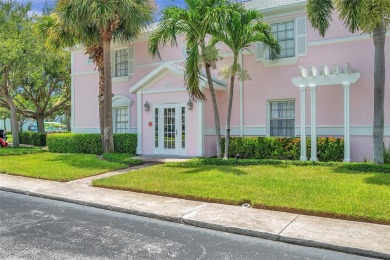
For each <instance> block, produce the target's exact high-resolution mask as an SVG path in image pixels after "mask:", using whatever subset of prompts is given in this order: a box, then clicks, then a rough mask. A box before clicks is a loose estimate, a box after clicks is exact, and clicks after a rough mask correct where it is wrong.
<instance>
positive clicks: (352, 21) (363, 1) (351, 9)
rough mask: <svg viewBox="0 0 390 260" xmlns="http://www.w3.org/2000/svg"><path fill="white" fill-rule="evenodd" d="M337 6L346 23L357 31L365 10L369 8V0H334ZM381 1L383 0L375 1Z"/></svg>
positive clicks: (353, 30)
mask: <svg viewBox="0 0 390 260" xmlns="http://www.w3.org/2000/svg"><path fill="white" fill-rule="evenodd" d="M334 2H335V7H336V10H337V12H338V13H339V16H340V18H341V20H343V22H344V25H345V26H346V27H347V28H348V29H349V30H350V31H351V32H356V31H358V30H360V28H361V24H362V23H361V22H362V18H363V14H364V10H367V4H368V2H370V1H367V0H334ZM374 2H381V1H374Z"/></svg>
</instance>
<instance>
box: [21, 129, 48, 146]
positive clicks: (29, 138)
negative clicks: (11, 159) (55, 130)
mask: <svg viewBox="0 0 390 260" xmlns="http://www.w3.org/2000/svg"><path fill="white" fill-rule="evenodd" d="M46 135H47V134H46V133H36V132H30V131H28V132H20V133H19V142H20V143H21V144H29V145H34V146H46Z"/></svg>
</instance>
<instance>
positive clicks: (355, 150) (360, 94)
mask: <svg viewBox="0 0 390 260" xmlns="http://www.w3.org/2000/svg"><path fill="white" fill-rule="evenodd" d="M302 16H304V13H303V12H301V13H298V14H296V15H289V16H283V15H282V14H281V15H280V16H279V17H274V18H272V19H268V20H267V19H266V21H268V22H270V23H275V22H281V21H287V20H293V19H295V18H296V17H302ZM307 26H308V28H307V42H308V48H307V55H306V56H304V57H299V59H298V62H297V64H294V65H286V66H276V67H271V68H267V67H265V66H264V65H263V64H262V63H261V62H259V61H255V57H254V54H253V53H252V54H246V55H243V66H244V68H245V69H246V70H248V72H249V74H250V75H251V77H252V80H249V81H246V82H244V83H243V100H244V103H243V114H244V118H243V121H244V127H256V128H261V129H266V126H267V102H268V101H269V100H277V99H293V100H295V125H296V126H297V127H299V126H300V97H299V90H298V89H297V88H296V87H295V86H294V85H293V84H292V81H291V80H292V78H295V77H299V76H300V73H299V70H298V67H299V66H303V67H306V68H309V67H310V66H313V65H314V66H316V67H318V68H320V67H321V66H322V65H323V64H326V65H328V66H329V67H332V66H333V64H334V63H337V64H339V65H340V66H343V65H344V63H345V62H346V61H348V62H349V63H350V64H351V66H352V67H353V68H354V69H355V70H356V71H358V72H360V73H361V78H360V80H359V81H358V82H357V83H356V84H353V85H352V86H351V127H352V130H356V132H359V133H361V132H362V131H361V129H360V128H365V129H367V128H369V127H370V126H372V120H373V81H374V78H373V74H374V69H373V68H374V67H373V64H374V58H373V57H374V55H373V53H374V47H373V41H372V39H371V38H368V39H364V37H363V36H361V34H360V33H356V34H351V33H349V32H348V30H347V29H346V28H345V27H344V26H343V23H342V22H341V21H339V20H338V19H337V17H336V16H335V17H334V19H333V22H332V23H331V27H330V29H329V30H328V32H327V34H326V38H322V37H320V36H319V34H318V32H317V31H315V30H314V29H313V28H312V27H311V26H310V24H309V22H307ZM355 36H356V37H357V40H356V39H355V40H353V39H352V38H353V37H355ZM356 37H355V38H356ZM324 39H325V40H332V41H333V42H323V40H324ZM178 44H179V46H178V47H177V48H171V47H170V45H169V44H168V45H167V46H166V47H165V48H163V49H162V50H161V56H162V59H163V60H162V61H161V60H158V59H156V58H152V57H150V55H149V54H148V48H147V42H137V43H135V44H134V47H135V59H136V68H135V75H133V76H132V77H131V78H130V79H129V80H128V81H126V82H122V83H114V84H113V92H114V94H124V95H127V96H128V97H129V98H130V99H131V100H132V101H133V105H132V107H131V127H137V113H136V108H137V104H136V102H137V99H136V95H134V94H129V89H130V88H131V87H132V86H134V84H136V83H137V82H139V81H140V80H141V79H142V78H144V77H145V76H146V75H148V74H149V73H150V72H151V71H153V70H154V69H155V68H157V67H158V66H159V65H160V64H162V63H163V62H165V61H171V62H175V63H178V62H179V63H182V61H183V59H185V52H184V51H183V50H185V43H184V41H183V39H180V40H179V43H178ZM389 44H390V43H389V41H387V44H386V52H389V51H390V45H389ZM219 47H220V49H221V53H222V54H223V55H224V56H229V55H227V53H228V52H229V50H228V48H227V47H226V46H224V45H219ZM86 58H87V57H86V56H85V55H84V54H83V53H82V52H76V53H75V59H74V60H75V66H74V68H75V72H76V74H75V86H76V87H75V100H74V102H75V106H74V109H75V111H76V113H75V127H76V128H98V113H97V111H98V110H97V83H98V82H97V80H98V79H97V74H96V72H94V65H87V64H86ZM231 62H232V58H231V57H225V58H224V60H222V61H221V62H220V63H219V64H218V68H221V67H222V66H223V65H231ZM389 63H390V60H389V59H387V61H386V67H387V68H390V64H389ZM88 73H89V74H88ZM81 74H86V75H81ZM387 74H389V73H387ZM213 75H214V76H215V77H218V70H216V71H213ZM239 85H240V83H239V82H238V81H236V82H235V90H234V101H233V113H232V121H231V127H232V128H235V129H238V128H239V127H240V114H239V111H240V103H239V94H240V92H239ZM169 87H171V88H179V87H184V83H183V79H182V77H181V76H178V75H174V74H171V73H169V74H164V75H163V76H161V77H159V78H158V79H156V81H155V82H154V83H153V84H152V85H151V87H150V88H149V90H162V89H166V88H169ZM206 96H207V101H206V102H205V119H204V121H205V128H206V132H208V133H210V131H209V130H210V129H211V130H212V129H213V127H214V114H213V108H212V102H211V97H210V94H209V91H208V90H206ZM217 97H218V106H219V111H220V121H221V129H224V128H225V122H226V115H227V106H228V91H221V90H217ZM86 100H88V102H86ZM146 100H148V101H149V102H150V103H151V104H152V105H153V104H164V103H186V102H187V101H188V94H187V93H185V92H176V93H164V94H161V93H160V94H147V95H144V96H143V100H142V102H143V103H144V102H145V101H146ZM306 100H307V104H306V105H307V108H310V94H309V91H307V99H306ZM343 106H344V99H343V88H342V86H325V87H319V88H318V92H317V113H318V114H317V124H318V127H319V128H321V127H336V128H340V129H342V127H343V123H344V115H343ZM389 110H390V94H389V91H387V92H386V96H385V124H387V125H390V118H389V116H388V114H387V111H389ZM142 113H143V116H144V121H143V123H144V124H145V123H147V122H149V121H150V120H152V118H150V117H151V115H153V113H152V112H144V111H143V112H142ZM188 115H189V116H190V118H189V119H188V121H187V122H188V127H187V129H188V131H193V132H192V133H191V134H192V136H194V139H192V138H191V140H189V146H188V147H189V153H190V154H196V151H197V150H196V148H197V138H195V137H196V136H197V134H196V131H197V130H198V128H197V120H196V119H197V106H196V104H195V105H194V110H192V111H190V112H189V114H188ZM306 120H307V121H306V123H307V126H309V125H310V111H309V109H307V114H306ZM152 129H153V128H149V127H145V125H143V130H144V131H143V149H144V152H145V153H152V150H151V149H152V148H150V147H153V145H152V143H151V142H152V141H153V138H152V137H153V136H154V135H153V131H152ZM352 132H353V131H352ZM341 134H342V133H341ZM189 135H190V132H189V133H188V136H189ZM258 135H260V133H258ZM371 142H372V141H371V136H370V133H367V132H365V134H364V135H354V136H352V137H351V147H352V149H351V154H352V159H353V160H364V159H370V158H371V154H372V152H371ZM205 151H206V155H208V156H212V155H215V138H214V137H213V136H212V135H207V136H205Z"/></svg>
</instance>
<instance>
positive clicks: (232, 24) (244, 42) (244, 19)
mask: <svg viewBox="0 0 390 260" xmlns="http://www.w3.org/2000/svg"><path fill="white" fill-rule="evenodd" d="M220 18H222V19H220V21H219V22H218V23H217V24H216V26H215V28H214V29H213V31H212V33H211V34H212V35H213V37H214V41H219V42H223V43H224V44H226V45H227V46H228V47H229V48H230V49H231V50H232V52H233V64H232V66H231V67H230V68H228V69H227V70H226V71H225V72H224V73H223V74H224V75H223V76H224V77H226V78H229V79H230V89H229V104H228V113H227V119H226V133H225V154H224V158H225V159H227V158H228V157H229V139H230V119H231V114H232V105H233V93H234V80H235V78H236V76H238V79H239V80H246V79H247V78H248V77H249V75H248V74H247V73H246V71H243V70H242V68H241V66H240V65H239V64H238V55H239V54H240V52H241V51H242V50H243V49H246V48H248V47H249V46H250V45H251V44H252V43H254V42H263V43H264V44H265V45H266V46H268V48H269V53H270V58H271V60H274V59H276V58H277V57H278V55H279V53H280V46H279V43H278V41H277V39H276V38H275V37H274V35H273V34H272V32H271V27H270V26H269V25H268V24H266V23H264V22H263V21H262V15H261V14H260V12H258V11H257V10H245V9H243V8H242V9H241V10H235V11H233V12H230V13H227V15H225V16H220Z"/></svg>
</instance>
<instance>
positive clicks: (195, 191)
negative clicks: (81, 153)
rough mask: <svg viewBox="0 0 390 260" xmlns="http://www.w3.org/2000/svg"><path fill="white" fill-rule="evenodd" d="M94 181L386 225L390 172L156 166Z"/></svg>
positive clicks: (309, 167)
mask: <svg viewBox="0 0 390 260" xmlns="http://www.w3.org/2000/svg"><path fill="white" fill-rule="evenodd" d="M93 185H94V186H98V187H105V188H111V189H121V190H130V191H137V192H144V193H150V194H157V195H164V196H172V197H178V198H186V199H193V200H200V201H208V202H218V203H226V204H233V205H240V204H242V203H244V202H248V203H250V204H251V205H252V207H255V208H267V209H275V210H282V211H289V212H296V213H305V214H310V215H319V216H327V217H337V218H343V219H352V220H360V221H367V222H375V223H383V224H390V174H383V173H376V172H370V173H368V172H367V173H361V172H356V171H352V170H349V169H343V168H340V167H337V166H320V165H305V166H299V165H298V166H297V165H283V164H279V165H277V164H276V165H250V166H224V165H186V163H181V164H180V163H179V164H178V163H175V164H166V165H156V166H153V167H148V168H144V169H141V170H137V171H132V172H129V173H125V174H121V175H117V176H112V177H108V178H103V179H98V180H95V181H93Z"/></svg>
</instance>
